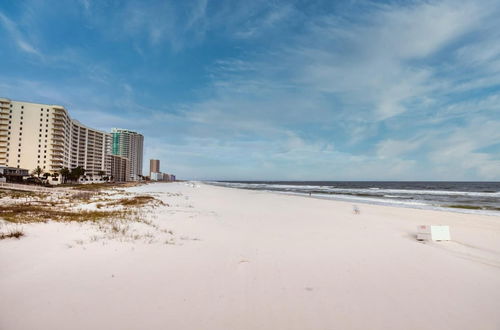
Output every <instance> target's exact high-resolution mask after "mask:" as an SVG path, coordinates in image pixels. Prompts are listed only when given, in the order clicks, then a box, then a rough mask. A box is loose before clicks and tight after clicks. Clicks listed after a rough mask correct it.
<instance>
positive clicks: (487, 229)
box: [0, 183, 500, 330]
mask: <svg viewBox="0 0 500 330" xmlns="http://www.w3.org/2000/svg"><path fill="white" fill-rule="evenodd" d="M127 191H129V192H132V193H140V194H145V193H148V194H153V195H154V196H156V197H158V198H160V199H161V200H163V201H164V202H165V203H168V204H169V206H168V207H167V206H165V207H157V208H154V209H151V210H150V211H149V213H148V217H149V218H150V219H151V221H152V222H154V226H153V227H151V226H150V227H147V228H146V227H145V228H143V229H141V230H142V233H146V234H147V235H146V234H145V235H143V236H140V237H139V238H138V239H135V240H127V239H125V240H124V239H119V238H116V239H113V238H112V237H111V238H100V239H96V238H95V235H97V233H96V228H95V226H92V225H90V224H78V223H55V222H50V223H38V224H25V225H22V228H23V230H24V232H25V236H24V237H22V238H21V239H19V240H17V239H5V240H1V241H0V329H2V330H17V329H52V330H54V329H65V330H66V329H131V330H132V329H134V330H135V329H175V330H182V329H190V330H194V329H204V330H211V329H213V330H215V329H217V330H220V329H231V330H238V329H248V330H257V329H273V330H276V329H287V330H292V329H297V330H305V329H419V330H422V329H455V330H456V329H464V330H465V329H467V330H470V329H483V330H486V329H492V330H493V329H500V313H499V310H500V218H499V217H494V216H482V215H471V214H460V213H447V212H439V211H428V210H416V209H408V208H395V207H388V206H376V205H365V204H358V206H359V208H360V214H357V215H356V214H354V213H353V205H352V203H346V202H339V201H331V200H321V199H314V198H308V197H301V196H290V195H283V194H275V193H269V192H262V191H250V190H238V189H231V188H224V187H215V186H210V185H205V184H200V183H169V184H166V183H158V184H149V185H143V186H138V187H133V188H127ZM420 224H444V225H449V226H450V230H451V237H452V241H449V242H430V243H422V242H418V241H416V238H415V236H416V227H417V225H420Z"/></svg>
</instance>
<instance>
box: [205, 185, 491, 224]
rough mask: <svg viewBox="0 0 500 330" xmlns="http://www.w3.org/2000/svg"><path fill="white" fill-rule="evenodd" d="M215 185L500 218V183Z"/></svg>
mask: <svg viewBox="0 0 500 330" xmlns="http://www.w3.org/2000/svg"><path fill="white" fill-rule="evenodd" d="M209 183H211V184H214V185H220V186H226V187H233V188H243V189H253V190H265V191H273V192H279V193H287V194H299V195H305V196H311V197H315V198H329V199H336V200H344V201H352V202H359V203H371V204H383V205H398V206H404V207H413V208H422V209H446V210H451V211H459V212H465V213H480V214H489V215H498V216H500V182H435V181H432V182H423V181H418V182H417V181H412V182H408V181H210V182H209Z"/></svg>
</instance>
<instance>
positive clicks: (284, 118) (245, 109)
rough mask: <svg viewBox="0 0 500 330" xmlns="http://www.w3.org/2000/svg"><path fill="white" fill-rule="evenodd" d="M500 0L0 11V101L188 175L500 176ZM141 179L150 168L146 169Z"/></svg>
mask: <svg viewBox="0 0 500 330" xmlns="http://www.w3.org/2000/svg"><path fill="white" fill-rule="evenodd" d="M498 17H500V1H489V0H476V1H467V0H464V1H452V0H446V1H387V2H382V1H355V0H351V1H306V0H300V1H277V0H276V1H269V0H267V1H260V0H253V1H222V0H221V1H209V0H200V1H195V0H193V1H175V0H172V1H159V0H158V1H151V0H143V1H105V0H99V1H97V0H80V1H76V0H75V1H70V0H67V1H59V0H27V1H2V2H1V3H0V40H1V42H2V47H1V48H0V72H1V74H0V95H1V96H4V97H8V98H11V99H16V100H26V101H33V102H40V103H50V104H61V105H64V106H66V107H67V108H68V109H69V111H70V113H71V115H72V117H74V118H76V119H78V120H80V121H81V122H83V123H84V124H86V125H89V126H92V127H96V128H99V129H103V130H109V129H111V128H112V127H121V128H128V129H133V130H137V131H139V132H142V133H143V134H144V136H145V160H146V163H147V160H148V159H149V158H159V159H160V160H161V165H162V166H161V167H162V170H163V171H165V172H171V173H172V172H173V173H176V174H177V175H178V176H179V177H181V178H186V179H187V178H189V179H247V180H252V179H263V180H270V179H276V180H500V20H499V19H498ZM144 170H145V172H146V171H147V170H148V168H147V166H146V167H145V168H144Z"/></svg>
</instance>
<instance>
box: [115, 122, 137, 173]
mask: <svg viewBox="0 0 500 330" xmlns="http://www.w3.org/2000/svg"><path fill="white" fill-rule="evenodd" d="M111 135H112V140H113V142H112V147H111V153H112V154H113V155H117V156H122V157H125V158H127V159H128V160H129V161H130V168H129V179H130V180H133V181H137V180H139V179H140V177H141V176H142V154H143V144H144V136H142V134H139V133H137V132H133V131H129V130H126V129H121V128H113V129H112V130H111Z"/></svg>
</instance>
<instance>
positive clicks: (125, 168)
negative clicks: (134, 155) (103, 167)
mask: <svg viewBox="0 0 500 330" xmlns="http://www.w3.org/2000/svg"><path fill="white" fill-rule="evenodd" d="M107 173H109V175H110V177H111V181H114V182H125V181H129V180H130V161H129V160H128V158H126V157H122V156H117V155H107Z"/></svg>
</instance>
